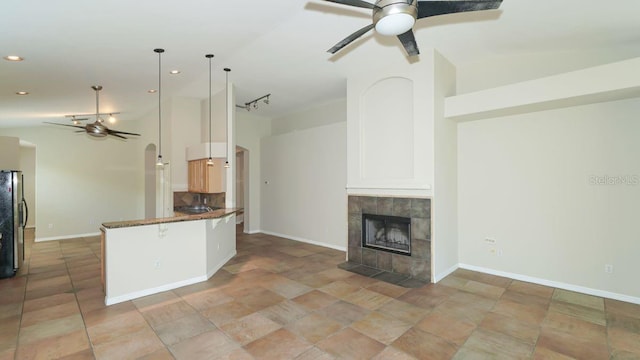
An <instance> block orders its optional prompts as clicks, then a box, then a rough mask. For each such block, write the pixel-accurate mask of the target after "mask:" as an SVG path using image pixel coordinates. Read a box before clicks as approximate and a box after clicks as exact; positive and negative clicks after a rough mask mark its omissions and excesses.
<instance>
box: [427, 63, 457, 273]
mask: <svg viewBox="0 0 640 360" xmlns="http://www.w3.org/2000/svg"><path fill="white" fill-rule="evenodd" d="M433 74H434V81H433V83H434V101H433V113H434V114H433V118H434V121H433V124H434V127H433V144H434V159H433V164H434V186H433V198H432V201H431V206H432V209H431V253H432V254H433V256H432V259H431V260H432V261H431V274H432V281H435V282H437V281H439V280H440V279H442V278H443V277H444V276H446V275H448V274H449V273H450V272H451V271H453V270H454V269H455V268H456V267H457V265H458V251H459V249H458V207H457V202H458V171H457V170H458V153H457V140H458V124H457V123H456V122H455V121H454V120H451V119H447V118H445V117H444V112H445V109H444V99H445V98H446V97H447V96H451V95H453V94H455V84H456V69H455V67H454V66H453V65H452V64H451V63H450V62H449V61H448V60H447V59H445V58H444V57H443V56H442V55H440V54H439V53H437V52H435V55H434V71H433Z"/></svg>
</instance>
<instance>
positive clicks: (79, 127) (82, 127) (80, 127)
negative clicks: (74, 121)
mask: <svg viewBox="0 0 640 360" xmlns="http://www.w3.org/2000/svg"><path fill="white" fill-rule="evenodd" d="M44 123H45V124H51V125H60V126H68V127H74V128H78V129H84V128H85V127H84V126H80V125H69V124H57V123H52V122H48V121H45V122H44Z"/></svg>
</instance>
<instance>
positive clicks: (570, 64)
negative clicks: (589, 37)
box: [457, 46, 638, 94]
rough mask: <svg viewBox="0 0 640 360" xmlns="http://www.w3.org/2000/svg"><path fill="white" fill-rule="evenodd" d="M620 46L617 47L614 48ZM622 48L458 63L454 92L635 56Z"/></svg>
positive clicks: (485, 87)
mask: <svg viewBox="0 0 640 360" xmlns="http://www.w3.org/2000/svg"><path fill="white" fill-rule="evenodd" d="M621 49H622V48H620V47H619V48H618V50H621ZM626 50H627V51H618V52H613V51H611V49H609V48H603V49H591V50H585V49H580V50H578V51H572V50H567V51H550V52H539V53H517V54H511V55H504V54H499V55H496V57H495V58H492V59H488V60H487V59H485V60H483V61H478V62H470V63H465V64H464V65H461V66H458V67H457V73H458V83H457V90H458V94H466V93H469V92H474V91H478V90H484V89H489V88H494V87H498V86H503V85H507V84H513V83H519V82H522V81H527V80H533V79H539V78H542V77H546V76H551V75H557V74H563V73H566V72H570V71H575V70H579V69H585V68H589V67H593V66H598V65H602V64H609V63H613V62H617V61H621V60H626V59H630V58H634V57H637V56H638V55H637V52H638V51H637V48H636V47H633V46H629V48H628V49H626Z"/></svg>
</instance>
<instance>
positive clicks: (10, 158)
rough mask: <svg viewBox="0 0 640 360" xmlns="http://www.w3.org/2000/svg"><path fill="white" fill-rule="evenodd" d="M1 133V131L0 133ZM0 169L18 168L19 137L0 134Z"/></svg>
mask: <svg viewBox="0 0 640 360" xmlns="http://www.w3.org/2000/svg"><path fill="white" fill-rule="evenodd" d="M0 135H3V133H0ZM0 169H1V170H20V139H19V138H17V137H15V136H0Z"/></svg>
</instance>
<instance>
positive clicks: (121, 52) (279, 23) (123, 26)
mask: <svg viewBox="0 0 640 360" xmlns="http://www.w3.org/2000/svg"><path fill="white" fill-rule="evenodd" d="M638 14H640V2H639V1H637V0H616V1H615V2H604V1H594V0H562V1H557V0H504V2H503V4H502V6H501V8H500V10H497V11H490V12H482V13H463V14H456V15H446V16H440V17H436V18H427V19H421V20H419V21H418V22H417V24H416V26H415V28H414V31H415V35H416V39H417V43H418V46H419V47H420V49H422V50H425V49H429V48H435V49H437V50H438V51H439V52H440V53H442V54H443V55H444V56H445V57H447V58H448V59H449V60H450V61H451V62H452V63H454V64H455V65H464V64H466V63H471V62H481V61H490V60H491V59H494V58H497V57H500V56H509V55H513V54H521V55H526V54H534V53H541V52H556V51H558V52H560V51H567V50H571V51H580V50H594V49H597V50H599V51H611V52H619V53H620V54H624V55H621V56H624V57H629V56H633V57H637V56H640V21H638ZM370 22H371V18H370V11H369V10H366V9H360V8H354V7H348V6H343V5H339V4H335V3H331V2H327V1H322V0H308V1H305V0H302V1H300V0H245V1H220V0H208V1H205V0H182V1H175V0H154V1H151V0H140V1H129V0H108V1H87V0H63V1H40V0H3V1H2V5H1V6H0V52H2V53H0V56H7V55H19V56H22V57H24V58H25V60H24V61H21V62H9V61H5V60H0V127H15V126H28V125H38V124H41V123H42V122H43V121H52V120H53V121H62V120H63V116H64V115H65V114H78V113H92V112H94V111H95V102H94V101H95V100H94V93H93V90H91V88H90V86H91V85H102V86H103V87H104V90H103V91H102V94H101V111H102V112H111V111H120V112H122V115H121V118H122V119H123V120H127V119H137V118H139V117H140V116H142V115H144V114H146V113H148V112H150V111H152V110H153V109H154V107H155V106H156V105H157V95H152V94H149V93H148V92H147V91H148V90H149V89H155V88H157V84H158V59H157V54H156V53H154V52H153V49H154V48H158V47H160V48H164V49H165V50H166V52H165V53H164V55H163V58H162V61H163V75H162V76H163V85H162V91H163V97H170V96H187V97H197V98H206V96H207V94H208V87H207V81H208V60H207V59H206V58H205V56H204V55H205V54H207V53H213V54H214V55H215V57H214V59H213V66H214V73H213V77H214V79H213V81H214V87H215V89H214V91H216V90H217V89H222V88H223V87H224V81H225V78H224V76H225V75H224V72H223V71H222V68H223V67H229V68H231V69H232V71H231V73H230V75H229V79H230V81H231V82H233V83H234V84H235V85H236V88H237V103H239V104H243V103H245V102H247V101H250V100H253V99H255V98H258V97H260V96H262V95H265V94H267V93H271V94H272V95H271V99H270V100H271V101H270V104H269V105H263V106H260V108H259V109H258V110H255V111H256V112H257V113H258V114H260V115H263V116H266V117H276V116H280V115H283V114H286V113H289V112H291V111H295V110H299V109H302V108H305V107H308V106H309V105H311V104H313V103H322V102H326V101H329V100H332V99H336V98H341V97H344V96H345V94H346V80H345V79H346V77H347V75H348V74H350V73H356V72H361V71H368V70H370V69H376V68H381V67H384V66H385V64H389V63H394V62H398V61H404V62H407V63H411V62H415V61H420V58H419V57H417V58H411V59H409V58H407V57H406V54H405V52H404V50H403V48H402V46H401V44H400V43H399V42H398V41H397V39H396V38H394V37H392V38H387V37H383V36H381V35H377V34H374V33H373V32H370V33H368V34H366V35H365V36H363V37H362V38H360V39H359V40H357V41H355V42H354V43H352V44H351V45H349V46H347V47H346V48H344V49H343V50H342V51H340V52H338V53H337V54H335V55H331V54H329V53H327V52H326V51H327V49H329V48H330V47H332V46H333V45H334V44H335V43H337V42H338V41H339V40H341V39H343V38H344V37H346V36H347V35H349V34H351V33H352V32H354V31H355V30H357V29H359V28H361V27H363V26H365V25H367V24H369V23H370ZM173 69H178V70H180V71H181V73H180V74H178V75H169V74H168V72H169V70H173ZM17 91H28V92H29V93H30V94H29V95H26V96H19V95H16V92H17Z"/></svg>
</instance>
